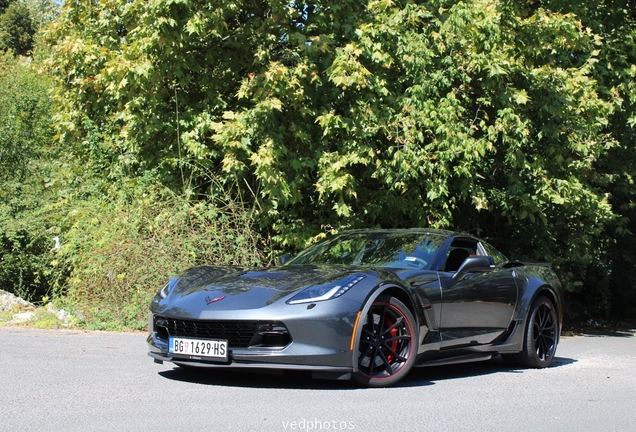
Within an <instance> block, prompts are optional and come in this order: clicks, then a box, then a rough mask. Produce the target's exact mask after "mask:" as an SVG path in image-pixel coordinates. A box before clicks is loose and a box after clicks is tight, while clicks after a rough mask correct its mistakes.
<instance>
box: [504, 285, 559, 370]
mask: <svg viewBox="0 0 636 432" xmlns="http://www.w3.org/2000/svg"><path fill="white" fill-rule="evenodd" d="M558 331H559V323H558V318H557V313H556V310H555V309H554V305H553V304H552V302H551V301H550V299H548V298H547V297H545V296H539V297H537V298H536V299H535V301H534V303H533V304H532V308H531V309H530V314H529V316H528V323H527V325H526V331H525V339H524V344H523V350H522V351H521V352H519V353H516V354H502V356H501V357H502V358H503V359H504V361H505V362H506V363H508V364H512V365H515V366H523V367H531V368H544V367H548V366H550V364H551V363H552V360H554V356H555V354H556V347H557V334H558Z"/></svg>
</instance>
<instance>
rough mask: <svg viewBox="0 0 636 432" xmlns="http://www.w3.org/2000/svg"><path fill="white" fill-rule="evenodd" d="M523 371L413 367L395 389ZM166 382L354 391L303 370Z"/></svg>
mask: <svg viewBox="0 0 636 432" xmlns="http://www.w3.org/2000/svg"><path fill="white" fill-rule="evenodd" d="M576 362H577V360H575V359H570V358H565V357H557V358H555V359H554V362H553V363H552V365H551V366H550V368H551V369H552V368H558V367H561V366H566V365H570V364H573V363H576ZM524 370H525V369H523V368H515V367H511V366H508V365H506V364H505V363H504V362H503V360H502V359H501V357H500V356H496V357H495V358H494V359H492V360H488V361H482V362H474V363H463V364H457V365H446V366H431V367H420V368H414V369H413V370H412V371H411V372H410V373H409V374H408V375H407V376H406V377H405V378H404V379H403V380H402V381H400V382H398V383H397V384H396V385H394V386H393V387H394V388H400V387H402V388H404V387H423V386H429V385H434V384H435V383H436V382H439V381H445V380H450V379H460V378H467V377H476V376H483V375H493V374H500V373H519V374H521V373H524ZM159 375H161V376H162V377H164V378H166V379H170V380H175V381H182V382H190V383H196V384H204V385H217V386H228V387H249V388H285V389H306V390H356V389H359V387H357V386H356V385H355V384H353V383H352V382H351V381H329V380H319V379H313V378H312V377H311V374H310V373H309V372H303V371H284V372H282V371H246V370H240V371H239V370H215V369H195V368H182V367H175V368H173V369H169V370H165V371H161V372H159Z"/></svg>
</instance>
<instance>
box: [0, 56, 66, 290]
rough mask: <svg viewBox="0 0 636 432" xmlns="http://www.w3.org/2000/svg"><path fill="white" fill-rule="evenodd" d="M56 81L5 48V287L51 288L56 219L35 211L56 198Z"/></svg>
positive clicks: (1, 82)
mask: <svg viewBox="0 0 636 432" xmlns="http://www.w3.org/2000/svg"><path fill="white" fill-rule="evenodd" d="M50 85H51V82H50V80H49V79H48V77H47V76H46V75H41V74H39V73H38V72H37V71H36V70H34V69H33V68H32V65H30V64H29V63H28V62H26V61H23V60H20V59H16V58H14V57H13V55H11V53H1V54H0V107H2V108H1V109H0V184H1V186H2V187H1V188H0V288H1V289H3V290H6V291H9V292H14V293H16V294H18V295H21V296H23V297H25V298H30V299H33V298H35V297H37V296H41V295H43V294H45V293H46V292H47V290H48V281H47V280H46V277H45V274H44V272H45V269H46V267H47V264H46V256H47V252H48V251H49V250H50V249H51V247H52V246H53V242H52V237H53V236H54V235H53V234H50V233H48V232H47V230H48V228H50V225H48V224H46V223H45V222H43V221H42V219H41V218H38V217H36V216H35V214H36V213H37V211H38V210H39V209H40V208H41V207H42V206H43V205H45V204H46V202H47V199H50V195H49V193H48V190H49V189H50V186H51V185H52V180H51V177H50V176H49V175H50V172H51V170H52V168H53V165H54V164H55V161H56V157H54V155H55V153H56V152H54V151H52V149H51V145H50V142H51V138H52V136H53V128H52V125H51V112H52V111H51V110H52V100H51V98H50V96H49V93H48V92H49V90H50Z"/></svg>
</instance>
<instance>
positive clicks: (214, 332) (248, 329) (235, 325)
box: [155, 317, 286, 348]
mask: <svg viewBox="0 0 636 432" xmlns="http://www.w3.org/2000/svg"><path fill="white" fill-rule="evenodd" d="M280 326H283V324H282V323H280V322H276V321H195V320H181V319H172V318H164V317H156V318H155V330H156V334H157V336H158V337H160V338H162V339H168V337H169V336H174V337H196V338H205V339H226V340H227V341H228V345H229V347H230V348H247V347H248V346H250V342H252V340H253V339H254V335H255V334H256V333H257V332H259V331H262V330H266V329H267V328H271V327H278V328H280ZM283 327H284V326H283ZM285 332H286V331H285Z"/></svg>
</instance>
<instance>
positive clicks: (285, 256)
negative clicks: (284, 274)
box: [278, 254, 292, 266]
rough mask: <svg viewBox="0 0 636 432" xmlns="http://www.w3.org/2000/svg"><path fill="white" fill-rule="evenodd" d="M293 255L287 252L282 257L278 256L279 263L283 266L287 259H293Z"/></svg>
mask: <svg viewBox="0 0 636 432" xmlns="http://www.w3.org/2000/svg"><path fill="white" fill-rule="evenodd" d="M291 257H292V256H291V255H289V254H285V255H283V256H281V257H278V265H279V266H282V265H283V264H285V263H286V262H287V261H289V260H290V259H291Z"/></svg>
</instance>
